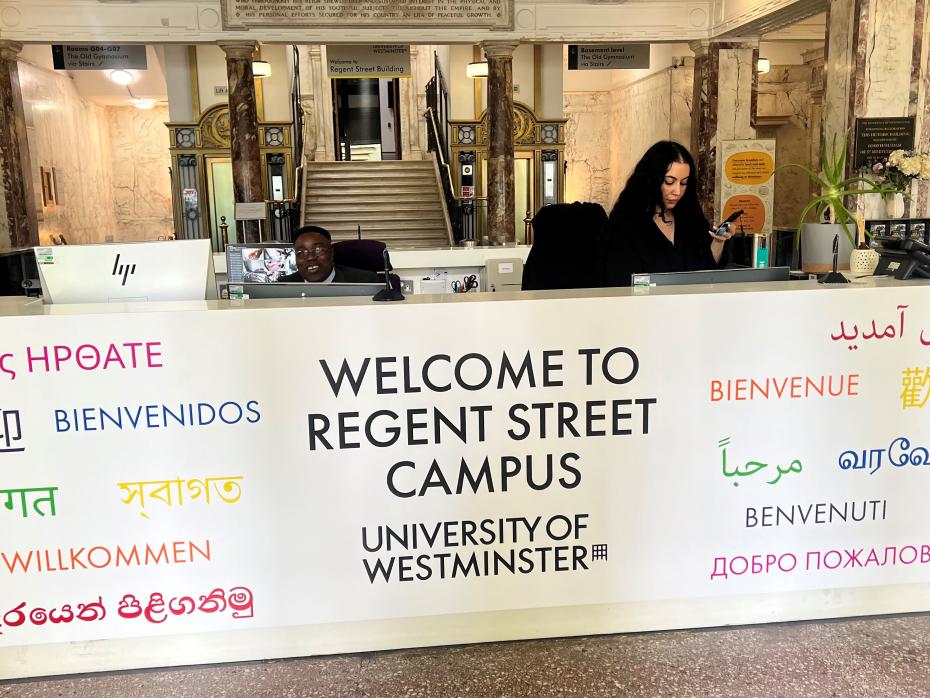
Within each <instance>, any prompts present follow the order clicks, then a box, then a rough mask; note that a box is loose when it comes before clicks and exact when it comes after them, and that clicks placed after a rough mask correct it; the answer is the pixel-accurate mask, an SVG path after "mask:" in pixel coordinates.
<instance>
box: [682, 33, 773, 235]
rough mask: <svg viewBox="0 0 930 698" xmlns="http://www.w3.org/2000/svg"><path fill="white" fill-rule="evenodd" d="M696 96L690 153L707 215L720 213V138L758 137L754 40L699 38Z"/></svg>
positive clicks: (696, 45) (693, 46) (712, 216)
mask: <svg viewBox="0 0 930 698" xmlns="http://www.w3.org/2000/svg"><path fill="white" fill-rule="evenodd" d="M691 50H692V51H694V95H693V97H692V100H691V105H692V108H691V154H692V155H693V156H694V159H695V162H696V164H697V170H698V199H699V200H700V202H701V206H702V207H703V209H704V215H705V216H707V218H708V219H709V220H711V221H716V220H717V219H718V218H719V208H720V202H719V198H720V197H719V192H720V179H721V171H722V164H721V163H720V162H718V160H717V149H718V147H719V145H720V142H721V141H728V140H740V139H744V138H755V136H756V129H755V121H756V99H757V92H758V83H757V80H758V77H757V74H756V59H757V58H758V56H759V44H758V41H755V40H736V41H726V42H724V41H695V42H692V43H691Z"/></svg>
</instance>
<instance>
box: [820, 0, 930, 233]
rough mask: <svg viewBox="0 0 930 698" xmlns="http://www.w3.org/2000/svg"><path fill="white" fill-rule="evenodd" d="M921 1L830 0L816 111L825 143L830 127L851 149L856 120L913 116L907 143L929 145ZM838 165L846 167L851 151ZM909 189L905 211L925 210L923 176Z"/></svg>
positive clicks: (928, 23) (924, 5) (924, 6)
mask: <svg viewBox="0 0 930 698" xmlns="http://www.w3.org/2000/svg"><path fill="white" fill-rule="evenodd" d="M928 5H930V3H928V2H927V0H893V1H891V2H889V1H886V0H830V3H829V8H828V13H827V51H826V59H825V78H824V116H823V118H824V127H823V132H824V138H825V139H826V142H827V144H828V145H829V144H830V143H831V142H832V139H833V136H834V134H836V137H837V139H841V138H843V137H844V136H845V137H846V138H847V139H848V140H847V144H848V146H849V148H850V150H851V151H852V148H853V146H854V139H855V128H856V119H861V118H873V117H895V116H914V117H915V118H916V133H915V146H916V147H917V148H919V149H920V150H921V151H922V152H928V151H930V102H928V93H930V60H928V43H930V40H928V28H930V19H928V16H927V10H928ZM846 165H847V173H848V174H850V175H851V174H853V170H854V167H855V163H854V161H853V158H849V160H848V161H847V163H846ZM911 194H912V200H911V202H910V204H909V209H910V210H909V215H911V216H917V217H921V216H927V215H930V207H928V185H927V183H926V182H922V183H920V184H915V186H914V188H913V189H912V192H911ZM856 203H857V204H862V203H863V202H861V201H859V202H856ZM867 215H868V211H867Z"/></svg>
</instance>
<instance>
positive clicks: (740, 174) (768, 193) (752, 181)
mask: <svg viewBox="0 0 930 698" xmlns="http://www.w3.org/2000/svg"><path fill="white" fill-rule="evenodd" d="M720 155H721V157H720V158H719V159H718V163H719V164H718V167H719V168H720V171H719V172H718V173H717V181H718V182H720V208H719V210H720V220H721V221H722V220H726V219H727V218H728V217H729V216H731V215H732V214H734V213H736V212H737V211H742V214H741V215H740V216H739V218H737V219H736V222H735V223H734V227H735V229H736V231H737V232H738V233H741V234H744V235H767V234H769V233H771V232H772V207H773V206H774V195H775V184H774V181H773V179H772V174H773V172H774V171H775V141H774V140H772V139H761V138H754V139H752V140H738V141H721V143H720Z"/></svg>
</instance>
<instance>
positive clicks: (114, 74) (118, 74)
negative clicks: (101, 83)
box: [110, 70, 136, 85]
mask: <svg viewBox="0 0 930 698" xmlns="http://www.w3.org/2000/svg"><path fill="white" fill-rule="evenodd" d="M135 79H136V78H135V76H134V75H133V74H132V73H130V72H129V71H128V70H111V71H110V80H112V81H113V82H115V83H116V84H117V85H131V84H132V83H133V82H134V81H135Z"/></svg>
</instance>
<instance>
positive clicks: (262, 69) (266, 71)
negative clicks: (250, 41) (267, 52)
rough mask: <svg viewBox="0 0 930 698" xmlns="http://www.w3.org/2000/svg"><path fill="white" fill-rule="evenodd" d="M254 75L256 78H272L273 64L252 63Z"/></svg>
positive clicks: (264, 62) (266, 62) (265, 62)
mask: <svg viewBox="0 0 930 698" xmlns="http://www.w3.org/2000/svg"><path fill="white" fill-rule="evenodd" d="M252 75H253V76H254V77H256V78H267V77H270V76H271V63H269V62H268V61H252Z"/></svg>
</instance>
